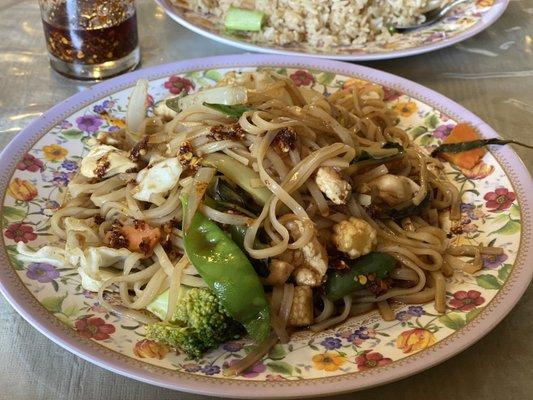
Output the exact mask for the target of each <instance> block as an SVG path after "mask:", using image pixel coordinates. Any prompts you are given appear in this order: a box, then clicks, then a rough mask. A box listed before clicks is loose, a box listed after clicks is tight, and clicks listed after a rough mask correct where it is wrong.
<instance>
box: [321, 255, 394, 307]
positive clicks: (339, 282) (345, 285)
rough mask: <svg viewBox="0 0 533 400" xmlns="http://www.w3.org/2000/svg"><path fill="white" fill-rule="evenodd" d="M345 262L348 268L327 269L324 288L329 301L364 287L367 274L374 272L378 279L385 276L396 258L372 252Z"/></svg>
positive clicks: (392, 266)
mask: <svg viewBox="0 0 533 400" xmlns="http://www.w3.org/2000/svg"><path fill="white" fill-rule="evenodd" d="M347 264H348V266H349V268H348V269H344V270H329V271H328V279H327V281H326V286H325V290H326V297H327V298H328V299H330V300H331V301H337V300H339V299H342V298H343V297H344V296H346V295H349V294H351V293H353V292H355V291H356V290H359V289H362V288H364V287H365V285H366V283H367V282H366V277H367V276H368V274H375V276H376V278H379V279H383V278H386V277H387V276H388V275H389V273H390V272H391V271H392V269H393V268H394V266H395V265H396V259H395V258H394V257H392V256H390V255H388V254H386V253H380V252H373V253H368V254H367V255H365V256H363V257H359V258H358V259H356V260H353V261H348V262H347ZM360 277H365V278H360Z"/></svg>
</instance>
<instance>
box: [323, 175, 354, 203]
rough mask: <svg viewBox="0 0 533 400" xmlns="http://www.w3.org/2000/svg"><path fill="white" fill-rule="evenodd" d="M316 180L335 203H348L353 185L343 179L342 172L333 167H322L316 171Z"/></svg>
mask: <svg viewBox="0 0 533 400" xmlns="http://www.w3.org/2000/svg"><path fill="white" fill-rule="evenodd" d="M315 182H316V184H317V186H318V188H319V189H320V191H321V192H322V193H324V194H325V195H326V197H327V198H328V199H330V200H331V201H332V202H333V203H334V204H346V200H347V199H348V197H349V196H350V193H351V192H352V187H351V186H350V184H349V183H348V182H346V181H345V180H344V179H342V176H341V174H340V173H339V172H338V171H337V170H336V169H334V168H333V167H320V168H319V169H318V170H317V171H316V175H315Z"/></svg>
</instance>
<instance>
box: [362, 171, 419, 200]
mask: <svg viewBox="0 0 533 400" xmlns="http://www.w3.org/2000/svg"><path fill="white" fill-rule="evenodd" d="M368 187H370V188H371V189H375V190H377V193H378V196H379V197H380V198H381V199H382V200H383V201H384V202H385V203H387V204H388V205H389V206H391V207H394V206H395V205H397V204H400V203H403V202H404V201H407V200H410V199H412V198H413V196H414V195H415V194H416V192H418V191H419V190H420V186H418V185H417V184H416V183H415V182H413V181H412V180H411V179H409V178H407V177H406V176H397V175H390V174H386V175H382V176H380V177H379V178H376V179H374V180H372V181H371V182H369V183H368Z"/></svg>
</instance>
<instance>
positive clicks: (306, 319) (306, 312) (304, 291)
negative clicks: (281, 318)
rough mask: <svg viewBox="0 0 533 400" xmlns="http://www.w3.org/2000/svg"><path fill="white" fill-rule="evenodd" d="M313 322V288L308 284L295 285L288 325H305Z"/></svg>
mask: <svg viewBox="0 0 533 400" xmlns="http://www.w3.org/2000/svg"><path fill="white" fill-rule="evenodd" d="M312 323H313V289H311V288H310V287H309V286H295V287H294V297H293V300H292V306H291V312H290V313H289V320H288V325H289V326H307V325H311V324H312Z"/></svg>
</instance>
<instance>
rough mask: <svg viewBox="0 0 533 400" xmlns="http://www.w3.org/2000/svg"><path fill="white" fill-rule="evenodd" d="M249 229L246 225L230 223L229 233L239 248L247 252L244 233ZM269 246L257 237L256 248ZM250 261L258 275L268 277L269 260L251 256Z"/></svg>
mask: <svg viewBox="0 0 533 400" xmlns="http://www.w3.org/2000/svg"><path fill="white" fill-rule="evenodd" d="M247 230H248V227H247V226H244V225H230V226H229V227H228V233H229V235H230V237H231V240H233V241H234V242H235V244H236V245H237V246H239V248H240V249H241V250H242V251H243V252H245V253H246V250H245V248H244V235H246V231H247ZM266 247H268V246H267V245H266V244H264V243H261V242H260V241H259V240H258V239H257V238H256V239H255V242H254V249H264V248H266ZM249 260H250V262H251V263H252V266H253V267H254V270H255V272H256V273H257V275H259V276H260V277H261V278H266V277H267V276H268V274H269V273H270V270H269V269H268V260H266V259H261V260H257V259H255V258H249Z"/></svg>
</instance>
